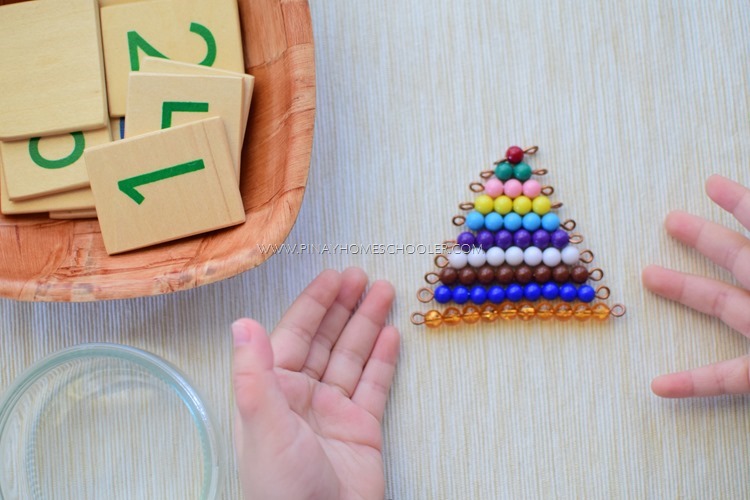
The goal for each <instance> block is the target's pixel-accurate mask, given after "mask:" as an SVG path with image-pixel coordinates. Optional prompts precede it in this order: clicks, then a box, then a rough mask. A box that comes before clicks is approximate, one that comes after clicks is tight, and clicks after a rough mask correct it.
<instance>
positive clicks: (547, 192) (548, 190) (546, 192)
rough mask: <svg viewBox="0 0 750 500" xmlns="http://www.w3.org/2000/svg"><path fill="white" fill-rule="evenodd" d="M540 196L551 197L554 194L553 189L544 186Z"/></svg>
mask: <svg viewBox="0 0 750 500" xmlns="http://www.w3.org/2000/svg"><path fill="white" fill-rule="evenodd" d="M542 194H543V195H544V196H552V195H553V194H555V188H553V187H552V186H544V187H543V188H542Z"/></svg>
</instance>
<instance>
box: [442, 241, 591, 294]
mask: <svg viewBox="0 0 750 500" xmlns="http://www.w3.org/2000/svg"><path fill="white" fill-rule="evenodd" d="M532 250H538V249H534V248H533V247H532V248H527V249H526V251H524V260H525V262H526V263H525V264H521V265H519V266H516V267H515V268H514V267H513V266H511V265H509V264H506V263H505V252H503V250H502V249H501V248H499V247H492V248H490V249H489V250H488V251H487V252H486V253H485V254H484V258H485V262H486V263H485V264H483V265H481V266H474V267H472V266H471V264H470V263H469V262H468V260H469V256H468V254H465V255H467V259H466V260H467V264H466V265H464V266H463V267H461V268H454V267H451V266H447V267H444V268H443V269H441V270H440V273H439V274H437V275H436V278H433V280H432V281H428V283H430V284H435V283H437V282H440V283H442V284H443V285H455V284H456V283H460V284H462V285H465V286H471V285H474V284H476V283H481V284H483V285H489V284H491V283H492V282H494V281H497V282H498V283H500V284H503V285H509V284H510V283H520V284H522V285H525V284H527V283H530V282H531V281H534V282H536V283H538V284H540V285H544V284H546V283H548V282H555V283H558V284H562V283H566V282H568V281H571V282H573V283H574V284H576V285H582V284H583V283H586V281H588V279H589V278H592V279H595V280H597V281H598V280H599V279H601V276H602V272H601V269H595V270H593V271H589V270H588V269H586V268H585V267H584V266H581V265H576V266H572V267H569V266H567V265H566V264H559V265H557V266H555V267H550V266H547V265H545V264H541V263H540V262H539V261H538V260H537V259H532V258H530V257H529V256H528V255H527V254H529V253H534V252H533V251H532ZM538 255H540V254H537V257H538ZM461 262H463V260H461ZM530 262H531V264H530ZM553 284H554V283H553ZM555 297H557V294H555ZM553 298H554V297H553Z"/></svg>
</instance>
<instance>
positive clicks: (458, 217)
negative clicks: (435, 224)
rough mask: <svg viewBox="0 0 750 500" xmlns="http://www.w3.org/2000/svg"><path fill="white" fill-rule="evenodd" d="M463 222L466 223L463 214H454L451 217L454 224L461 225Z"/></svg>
mask: <svg viewBox="0 0 750 500" xmlns="http://www.w3.org/2000/svg"><path fill="white" fill-rule="evenodd" d="M464 224H466V217H464V216H463V215H456V216H455V217H453V225H454V226H463V225H464Z"/></svg>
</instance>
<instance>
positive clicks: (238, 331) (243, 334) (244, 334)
mask: <svg viewBox="0 0 750 500" xmlns="http://www.w3.org/2000/svg"><path fill="white" fill-rule="evenodd" d="M232 338H233V339H234V347H240V346H243V345H247V344H249V343H250V331H249V330H248V329H247V328H245V325H243V324H242V323H241V322H240V321H235V322H234V323H232Z"/></svg>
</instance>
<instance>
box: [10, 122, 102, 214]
mask: <svg viewBox="0 0 750 500" xmlns="http://www.w3.org/2000/svg"><path fill="white" fill-rule="evenodd" d="M111 140H112V138H111V136H110V133H109V127H105V128H102V129H99V130H92V131H88V132H73V133H70V134H63V135H60V136H54V137H34V138H31V139H24V140H21V141H13V142H3V143H0V155H2V157H3V168H4V169H5V180H6V181H7V189H8V195H9V196H10V199H11V200H13V201H20V200H26V199H29V198H35V197H38V196H44V195H48V194H54V193H60V192H63V191H70V190H73V189H80V188H84V187H88V185H89V176H88V173H87V172H86V163H85V162H84V161H83V150H84V149H86V148H87V147H91V146H98V145H100V144H106V143H108V142H110V141H111Z"/></svg>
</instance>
